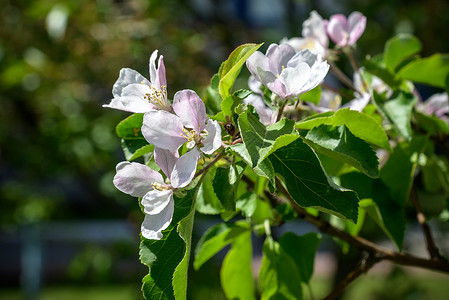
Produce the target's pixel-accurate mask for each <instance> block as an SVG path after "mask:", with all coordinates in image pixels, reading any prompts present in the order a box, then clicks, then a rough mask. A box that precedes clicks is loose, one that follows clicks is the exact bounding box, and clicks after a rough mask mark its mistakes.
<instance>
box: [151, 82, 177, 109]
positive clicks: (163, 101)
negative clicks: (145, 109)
mask: <svg viewBox="0 0 449 300" xmlns="http://www.w3.org/2000/svg"><path fill="white" fill-rule="evenodd" d="M161 88H162V90H159V89H157V88H156V87H154V86H151V87H150V92H149V93H147V94H145V99H146V100H148V102H150V103H151V104H153V105H154V106H156V107H157V108H158V109H160V110H166V111H170V110H171V105H170V102H168V100H167V87H166V86H165V85H163V86H161Z"/></svg>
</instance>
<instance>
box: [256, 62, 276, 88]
mask: <svg viewBox="0 0 449 300" xmlns="http://www.w3.org/2000/svg"><path fill="white" fill-rule="evenodd" d="M257 73H258V76H259V78H260V82H262V83H263V84H264V85H266V86H268V84H270V83H273V82H275V81H276V80H277V77H276V76H275V75H274V74H273V73H272V72H270V71H265V70H262V69H261V68H257ZM273 92H274V91H273Z"/></svg>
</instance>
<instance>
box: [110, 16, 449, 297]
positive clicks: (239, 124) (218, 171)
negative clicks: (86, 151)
mask: <svg viewBox="0 0 449 300" xmlns="http://www.w3.org/2000/svg"><path fill="white" fill-rule="evenodd" d="M366 24H367V20H366V18H365V17H364V16H363V15H362V14H361V13H359V12H353V13H352V14H350V15H349V17H348V18H346V17H345V16H343V15H340V14H338V15H334V16H331V17H330V19H329V20H324V19H323V18H322V17H321V16H320V15H319V14H318V13H317V12H315V11H314V12H311V14H310V17H309V18H308V19H307V20H306V21H305V22H304V23H303V27H302V37H296V38H292V39H286V38H284V39H283V40H282V41H281V43H280V44H279V45H278V44H271V45H268V46H267V47H266V51H265V53H263V52H261V51H259V49H260V48H261V47H262V44H244V45H241V46H239V47H238V48H236V49H235V50H234V51H233V52H232V53H231V54H230V55H229V57H228V59H227V60H226V61H225V62H223V64H222V65H221V67H220V68H219V70H218V72H217V74H215V75H214V76H213V77H212V80H211V85H210V86H209V87H208V93H207V97H203V98H201V97H200V96H199V95H198V93H197V92H195V91H193V90H190V89H185V90H181V91H177V92H175V93H174V96H173V101H171V100H170V99H169V98H170V97H169V94H168V92H169V90H168V85H167V80H166V74H165V65H164V61H163V57H162V56H159V58H157V57H158V51H157V50H156V51H154V52H153V53H152V54H151V56H150V62H149V75H150V78H149V79H146V78H145V77H144V76H142V75H141V74H139V73H138V72H136V71H134V70H132V69H127V68H125V69H122V70H121V71H120V75H119V78H118V79H117V81H116V83H115V84H114V87H113V99H112V100H111V101H110V103H109V104H106V105H104V107H108V108H113V109H119V110H123V111H127V112H130V113H132V115H131V116H129V117H127V118H126V119H125V120H124V121H122V122H121V123H119V124H118V126H117V130H116V131H117V133H118V135H119V137H120V138H121V139H122V146H123V150H124V153H125V157H126V159H127V161H125V162H120V163H119V164H118V165H117V167H116V175H115V177H114V180H113V183H114V185H115V186H116V187H117V189H119V190H120V191H122V192H124V193H127V194H129V195H131V196H133V197H138V198H139V203H140V206H141V209H142V212H143V213H144V215H145V217H144V221H143V223H142V225H141V245H140V259H141V261H142V263H143V264H144V265H146V266H148V270H149V273H148V275H147V276H145V277H144V278H143V280H142V281H143V285H142V292H143V295H144V297H145V298H146V299H156V298H157V299H161V298H163V299H186V297H187V292H188V287H187V275H188V269H189V268H188V267H189V264H190V258H191V256H193V267H194V269H195V270H199V269H200V268H201V266H202V265H203V264H204V263H205V262H206V261H208V260H209V259H211V258H212V257H213V256H214V255H215V254H217V253H218V252H219V251H220V250H222V249H223V248H224V247H226V246H228V245H230V250H229V251H228V253H227V254H226V257H225V259H224V260H223V264H222V266H221V272H220V282H221V285H222V288H223V291H224V293H225V295H226V297H227V298H229V299H255V295H256V294H260V295H261V296H262V298H263V299H271V298H279V297H282V298H286V299H302V298H303V293H304V292H303V286H308V289H309V291H311V286H310V280H311V278H312V277H313V269H314V260H315V254H316V252H317V249H318V246H319V244H320V242H321V235H320V234H318V233H315V232H309V233H307V234H304V235H300V236H299V235H296V234H294V233H293V232H286V233H284V234H283V235H282V236H280V237H279V238H276V237H275V236H273V235H272V233H271V232H272V227H278V226H279V227H281V226H283V224H285V223H287V222H292V221H293V220H295V219H302V220H305V221H307V222H309V223H311V224H313V225H315V226H316V227H317V228H318V229H319V230H320V231H321V232H322V233H323V234H326V235H330V236H332V237H334V238H336V239H338V240H340V241H342V242H344V243H347V245H349V247H353V248H354V249H358V250H359V251H361V252H364V253H367V256H366V258H365V259H364V260H362V261H361V262H360V264H359V266H358V267H356V268H355V269H354V270H353V271H352V272H350V273H349V274H348V276H347V278H346V279H345V280H343V282H341V284H340V285H339V286H337V288H336V289H335V290H334V291H332V292H331V293H330V294H329V295H328V296H327V298H326V299H335V298H336V297H338V295H340V294H341V293H342V292H344V291H345V289H346V288H347V286H348V285H349V284H350V283H352V282H353V281H355V280H356V279H357V278H358V277H360V276H361V275H362V274H364V273H366V272H368V271H369V270H370V269H371V267H373V266H374V265H375V264H376V263H378V262H380V261H383V260H388V261H391V262H393V263H396V264H399V265H408V266H415V267H420V268H425V269H428V270H433V271H440V272H443V273H447V274H449V265H448V262H447V260H446V259H445V257H444V254H445V253H444V251H443V249H438V248H437V247H436V244H435V241H434V235H433V234H432V233H431V228H430V227H429V226H428V225H427V219H426V217H425V215H424V214H425V209H424V207H421V203H420V202H419V201H418V200H417V198H416V188H417V187H416V185H414V183H415V182H416V181H417V180H421V179H422V181H423V182H422V186H423V188H424V189H425V190H426V191H428V192H433V193H440V194H442V195H444V196H445V197H446V198H447V197H448V196H449V180H448V178H449V162H448V161H447V158H446V157H447V156H446V157H445V156H444V155H441V153H440V151H441V150H440V148H438V151H437V150H436V148H437V147H439V146H438V144H437V143H435V141H436V140H440V139H442V137H443V140H445V141H447V136H448V134H449V122H448V114H449V101H448V100H447V94H446V93H444V94H442V96H441V97H440V96H438V97H439V98H438V97H437V96H435V97H436V98H432V99H429V100H428V101H425V102H423V101H422V99H421V98H420V97H419V92H418V91H417V89H416V86H415V83H424V84H428V85H431V86H435V87H439V88H444V87H445V82H442V81H441V79H440V77H441V76H443V75H444V76H443V77H447V75H449V67H448V63H447V60H444V59H443V58H442V57H441V55H439V54H435V55H434V56H431V57H428V58H419V57H418V56H416V54H417V53H418V52H419V51H420V49H421V43H420V42H419V40H417V38H415V37H413V36H411V35H398V36H395V37H392V38H391V39H390V40H389V41H388V42H387V43H386V45H385V48H384V52H383V53H382V55H380V56H378V57H377V58H376V59H373V60H367V61H365V62H363V63H362V64H360V63H357V62H356V60H355V56H354V55H353V52H354V51H355V48H354V45H355V44H356V42H357V40H358V39H359V38H361V36H362V34H363V32H364V30H365V27H366ZM332 43H333V44H332ZM343 53H345V54H347V55H348V56H349V62H350V63H351V65H352V66H353V68H354V74H353V80H351V79H349V78H350V77H348V76H347V75H346V74H344V73H343V72H342V71H341V70H340V69H338V68H337V67H336V65H335V61H336V60H337V59H338V58H339V57H338V56H339V55H341V54H343ZM156 61H157V63H156ZM359 66H360V67H359ZM435 66H437V67H435ZM244 67H246V68H247V69H248V70H249V72H250V74H251V76H250V78H248V88H247V89H242V90H235V89H234V88H233V86H234V83H235V81H236V80H237V78H238V76H239V73H240V71H241V69H242V68H244ZM435 68H436V70H435ZM329 70H330V71H333V72H334V73H335V74H336V75H337V78H339V79H340V80H341V82H340V83H341V84H340V86H339V87H333V86H332V87H331V85H330V84H329V83H328V82H327V81H326V80H327V74H328V72H329ZM434 72H435V73H436V74H439V76H433V75H432V74H433V73H434ZM342 85H346V86H348V87H350V88H351V89H352V91H347V90H344V89H341V88H340V87H341V86H342ZM342 96H343V97H344V98H342ZM443 151H447V149H445V150H443ZM446 154H447V153H446ZM201 157H203V159H204V160H203V161H204V163H201V162H200V158H201ZM134 160H139V161H140V162H136V161H134ZM420 172H421V173H422V174H421V175H420V176H418V174H419V173H420ZM435 178H436V179H435ZM410 193H411V194H410ZM408 201H411V203H413V205H414V207H415V208H416V211H417V214H418V219H419V223H420V225H421V227H422V229H423V233H424V236H425V238H426V239H427V246H428V249H429V253H430V256H431V257H430V258H428V259H427V258H420V257H417V256H415V255H412V254H406V253H405V252H404V251H403V250H404V238H405V228H406V226H407V224H408V221H410V220H407V217H406V214H405V207H406V204H407V203H408ZM445 205H446V208H445V209H442V211H441V219H442V220H443V219H444V216H445V215H447V214H449V211H448V209H449V205H448V204H447V203H445ZM442 207H444V205H442ZM195 213H201V214H208V215H216V216H217V219H219V218H220V217H221V219H222V220H223V222H221V223H219V224H217V225H215V226H213V227H211V228H210V229H209V230H208V231H207V232H206V233H205V234H204V235H203V236H202V238H201V239H200V241H199V242H198V243H197V245H195V251H194V252H193V251H192V241H191V237H192V231H193V230H194V225H193V224H194V220H195ZM367 219H371V220H372V221H373V222H374V223H376V224H377V226H378V228H377V230H378V231H382V232H383V233H385V234H386V236H388V237H389V238H390V239H391V240H392V241H393V242H394V244H395V246H396V247H397V250H391V249H386V248H383V247H380V246H378V245H377V244H376V241H374V240H369V239H367V238H365V237H364V235H365V232H364V229H365V228H364V222H365V220H367ZM329 220H338V224H339V226H338V227H337V226H334V225H333V224H334V223H332V222H331V221H329ZM252 234H258V235H263V236H265V243H264V245H263V249H262V253H263V255H262V262H261V267H260V270H259V273H258V276H255V275H254V274H253V271H252V252H253V251H252V247H253V245H252V239H251V236H252ZM341 244H342V243H341ZM254 277H257V280H258V282H259V284H258V286H259V290H258V291H257V292H256V286H255V284H254Z"/></svg>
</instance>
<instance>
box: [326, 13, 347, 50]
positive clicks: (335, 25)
mask: <svg viewBox="0 0 449 300" xmlns="http://www.w3.org/2000/svg"><path fill="white" fill-rule="evenodd" d="M326 30H327V34H328V35H329V37H330V39H331V40H332V41H334V43H335V44H337V45H338V46H340V47H344V46H346V44H347V42H348V21H347V20H346V17H345V16H343V15H341V14H336V15H333V16H331V18H330V20H329V22H328V23H327V28H326Z"/></svg>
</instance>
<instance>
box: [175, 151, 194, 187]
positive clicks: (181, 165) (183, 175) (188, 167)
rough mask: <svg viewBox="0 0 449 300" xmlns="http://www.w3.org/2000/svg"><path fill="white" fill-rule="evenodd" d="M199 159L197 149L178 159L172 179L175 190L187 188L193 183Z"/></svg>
mask: <svg viewBox="0 0 449 300" xmlns="http://www.w3.org/2000/svg"><path fill="white" fill-rule="evenodd" d="M199 158H200V152H199V151H198V149H197V148H196V147H195V148H193V149H192V150H190V151H189V152H187V153H186V154H184V155H183V156H181V157H180V158H179V159H178V161H177V162H176V164H175V166H174V168H173V171H172V172H171V177H170V182H171V185H172V186H173V187H174V188H181V187H185V186H187V185H188V184H189V183H190V182H191V181H192V179H193V176H194V175H195V171H196V165H197V164H198V159H199Z"/></svg>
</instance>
